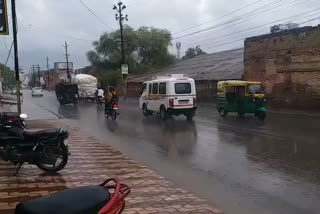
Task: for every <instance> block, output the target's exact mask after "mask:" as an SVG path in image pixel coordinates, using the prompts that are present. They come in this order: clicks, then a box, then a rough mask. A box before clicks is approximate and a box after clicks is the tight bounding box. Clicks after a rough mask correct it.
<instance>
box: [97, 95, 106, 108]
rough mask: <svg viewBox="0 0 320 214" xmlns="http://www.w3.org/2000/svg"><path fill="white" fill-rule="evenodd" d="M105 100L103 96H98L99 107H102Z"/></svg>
mask: <svg viewBox="0 0 320 214" xmlns="http://www.w3.org/2000/svg"><path fill="white" fill-rule="evenodd" d="M103 100H104V98H103V97H101V96H97V98H96V102H97V104H98V105H99V106H102V104H103Z"/></svg>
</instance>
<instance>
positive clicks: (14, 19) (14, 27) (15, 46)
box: [11, 0, 21, 114]
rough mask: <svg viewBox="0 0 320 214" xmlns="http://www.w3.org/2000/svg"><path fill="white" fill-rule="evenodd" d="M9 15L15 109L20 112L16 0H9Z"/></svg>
mask: <svg viewBox="0 0 320 214" xmlns="http://www.w3.org/2000/svg"><path fill="white" fill-rule="evenodd" d="M11 15H12V31H13V50H14V70H15V75H16V84H17V86H16V87H17V110H18V113H19V114H21V99H20V98H21V97H20V95H21V94H20V72H19V58H18V40H17V15H16V1H15V0H11Z"/></svg>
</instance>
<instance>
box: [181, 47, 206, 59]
mask: <svg viewBox="0 0 320 214" xmlns="http://www.w3.org/2000/svg"><path fill="white" fill-rule="evenodd" d="M204 54H207V53H206V52H204V51H203V50H202V49H201V48H200V46H199V45H198V46H196V47H195V48H188V50H187V51H186V54H185V55H184V56H183V57H182V58H181V59H182V60H185V59H192V58H193V57H196V56H199V55H204Z"/></svg>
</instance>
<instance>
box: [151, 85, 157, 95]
mask: <svg viewBox="0 0 320 214" xmlns="http://www.w3.org/2000/svg"><path fill="white" fill-rule="evenodd" d="M152 94H158V83H153V85H152Z"/></svg>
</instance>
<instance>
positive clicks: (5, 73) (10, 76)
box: [0, 63, 16, 88]
mask: <svg viewBox="0 0 320 214" xmlns="http://www.w3.org/2000/svg"><path fill="white" fill-rule="evenodd" d="M0 70H1V71H2V72H1V75H2V78H3V86H4V87H8V88H14V87H15V83H16V81H15V75H14V71H13V70H11V69H10V68H9V67H8V66H5V65H4V64H1V63H0Z"/></svg>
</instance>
